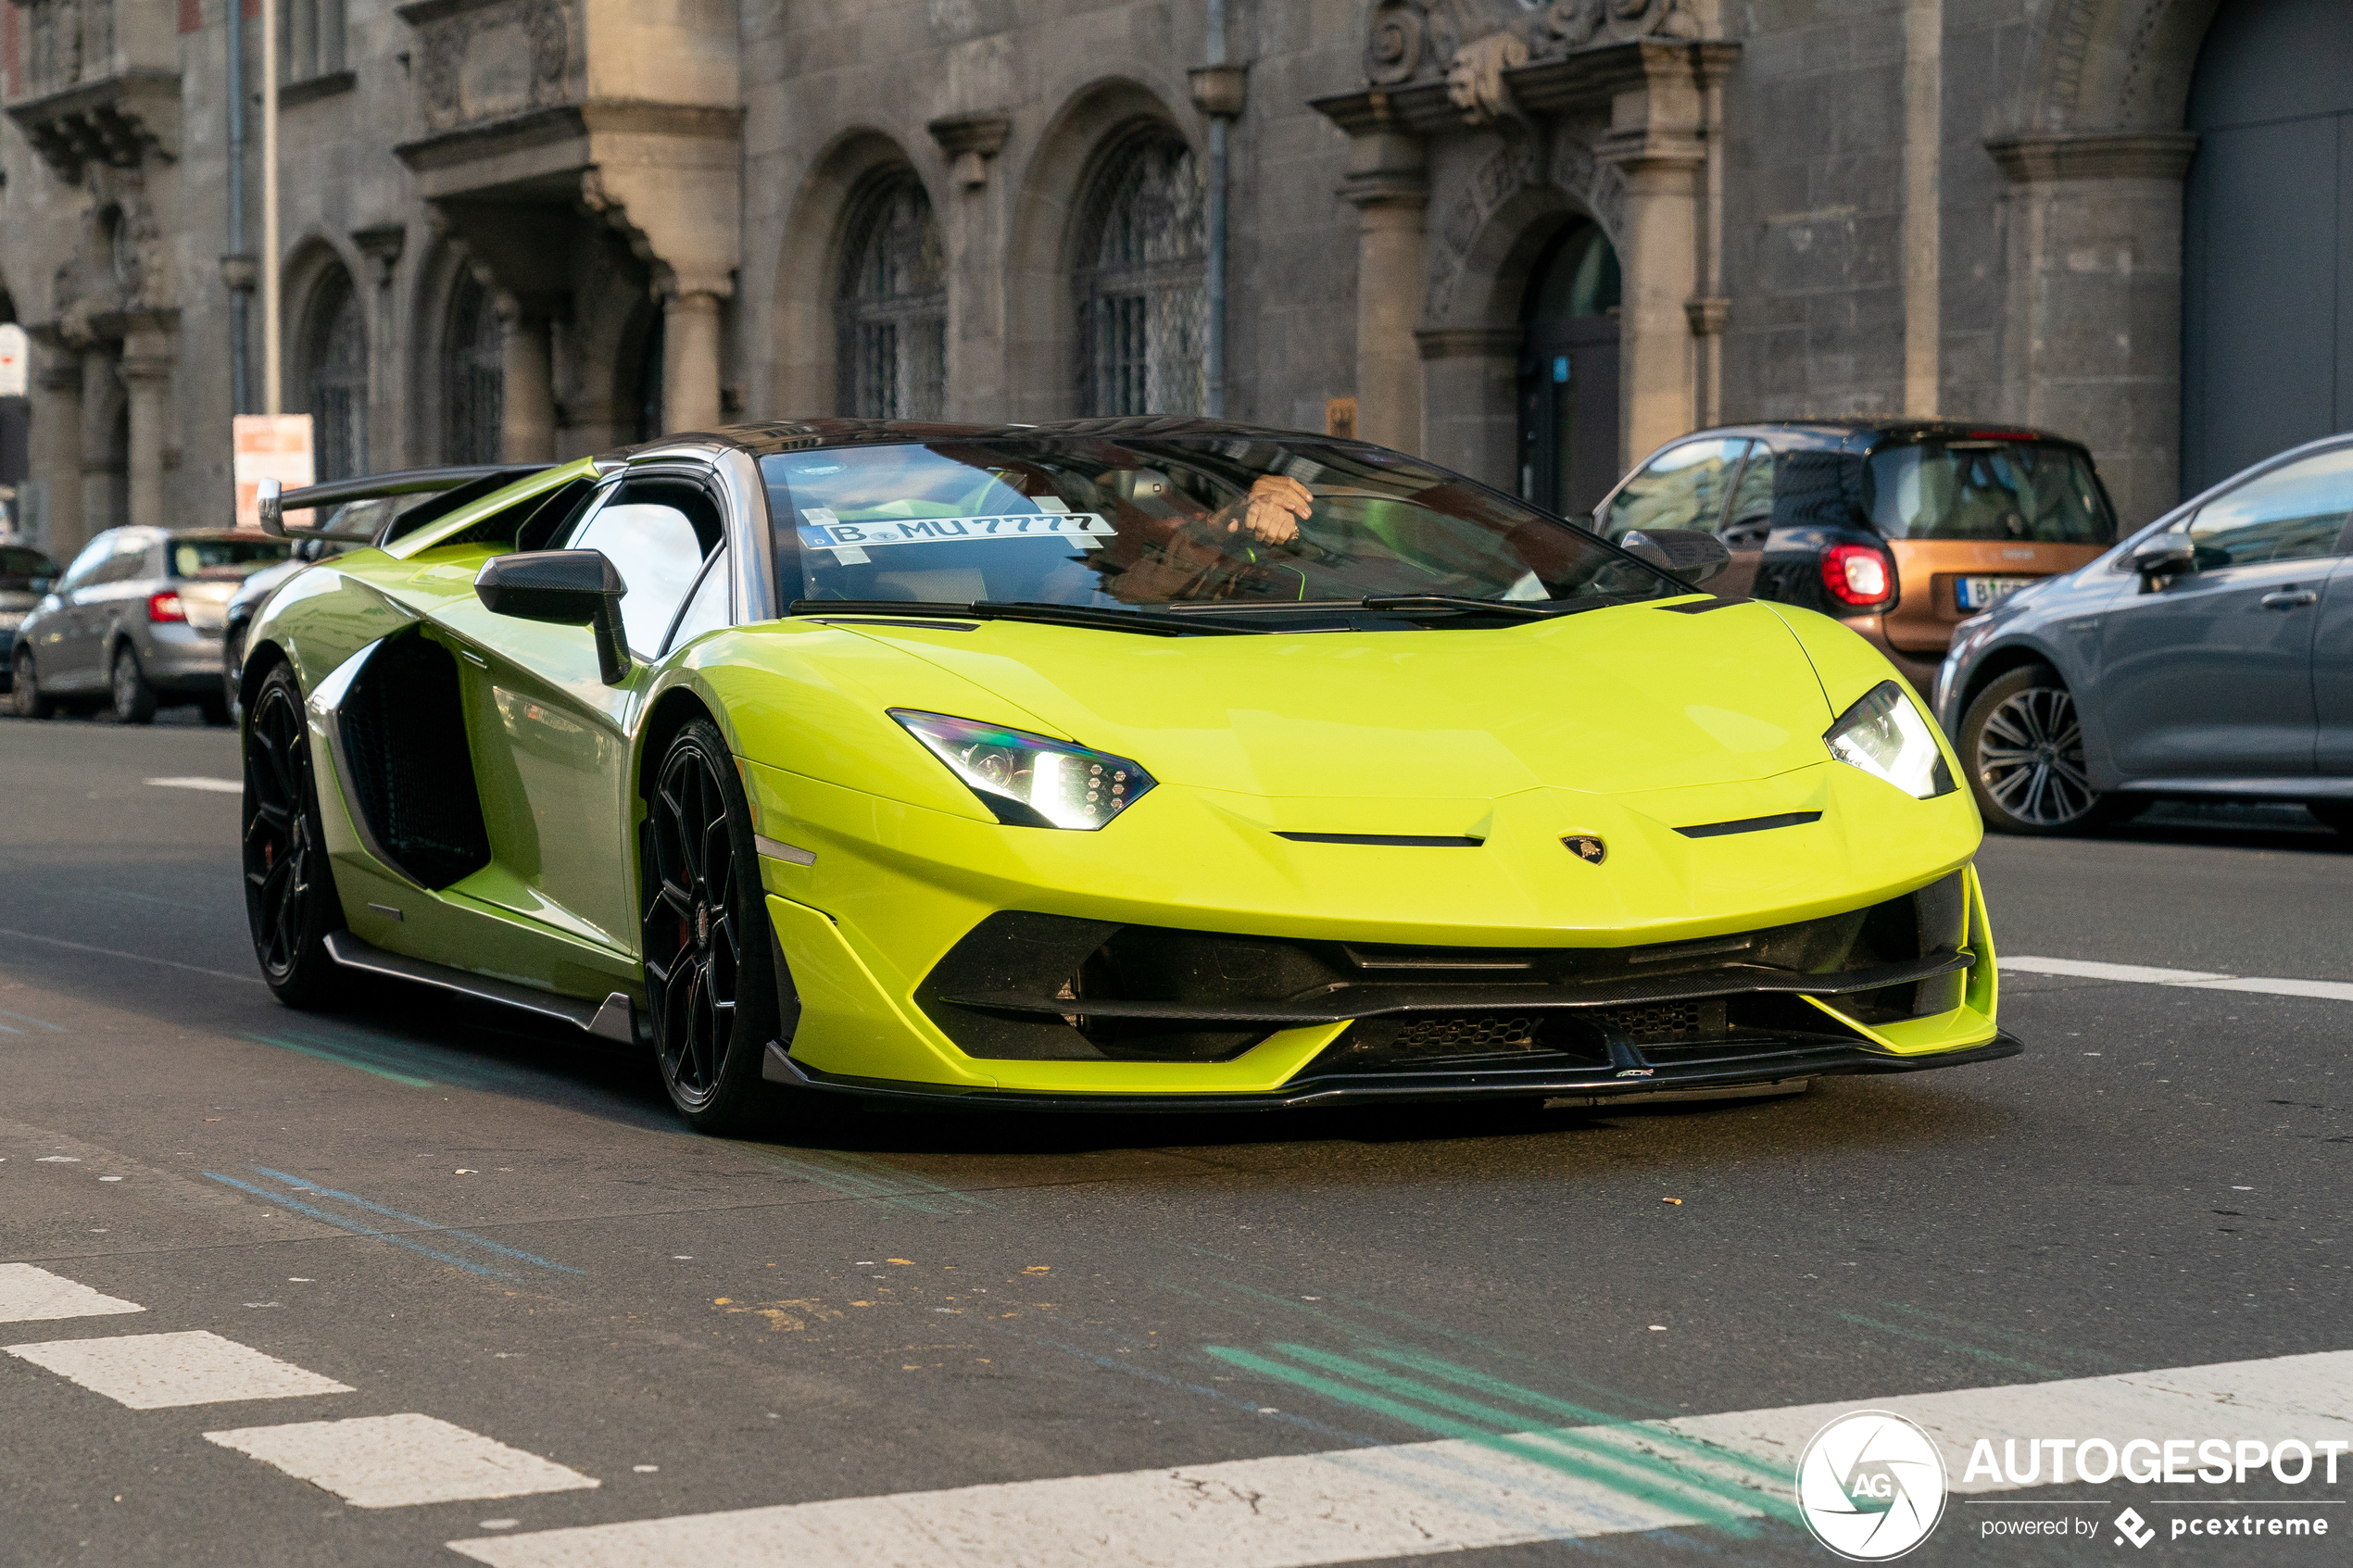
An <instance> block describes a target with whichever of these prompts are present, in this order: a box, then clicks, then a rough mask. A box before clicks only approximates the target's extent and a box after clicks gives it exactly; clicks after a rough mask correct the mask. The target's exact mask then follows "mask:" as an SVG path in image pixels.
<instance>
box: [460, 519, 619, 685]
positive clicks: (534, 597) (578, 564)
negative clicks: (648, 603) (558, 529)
mask: <svg viewBox="0 0 2353 1568" xmlns="http://www.w3.org/2000/svg"><path fill="white" fill-rule="evenodd" d="M627 592H629V584H628V583H624V582H623V581H622V577H621V571H620V570H619V569H618V568H617V567H615V566H614V565H613V564H612V562H611V561H610V560H607V559H606V558H605V556H604V552H602V551H601V550H524V551H522V552H519V553H518V554H515V555H510V556H500V557H498V558H496V559H495V560H491V561H488V562H485V563H484V566H483V569H482V571H479V572H477V573H476V574H475V576H474V597H476V598H478V599H480V600H481V601H482V608H484V609H486V610H488V611H489V612H490V613H491V614H493V615H511V616H513V617H514V618H515V619H516V620H518V621H545V622H547V624H549V625H552V626H585V627H588V628H589V629H590V630H591V631H593V632H594V633H596V636H597V673H598V675H599V676H600V677H601V678H602V679H603V681H604V683H605V684H607V685H609V686H617V685H619V684H621V683H622V682H623V681H625V680H627V679H628V678H629V645H628V644H627V643H626V642H624V641H623V638H622V634H621V596H623V594H626V593H627Z"/></svg>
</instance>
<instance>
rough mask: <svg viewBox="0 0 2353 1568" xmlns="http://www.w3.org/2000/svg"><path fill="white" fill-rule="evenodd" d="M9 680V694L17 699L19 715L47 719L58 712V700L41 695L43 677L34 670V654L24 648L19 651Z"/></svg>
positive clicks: (27, 717) (26, 717)
mask: <svg viewBox="0 0 2353 1568" xmlns="http://www.w3.org/2000/svg"><path fill="white" fill-rule="evenodd" d="M8 680H9V692H8V695H9V696H11V697H12V698H14V699H15V701H16V708H17V713H18V716H19V717H20V718H25V719H46V718H48V717H49V716H50V715H51V714H53V713H55V712H57V700H56V699H55V698H54V697H47V696H42V695H41V678H40V677H39V676H38V675H37V674H35V673H34V672H33V668H32V655H31V654H29V653H26V652H23V651H22V650H19V652H18V654H17V661H16V664H15V666H14V668H13V669H11V670H10V671H9V674H8Z"/></svg>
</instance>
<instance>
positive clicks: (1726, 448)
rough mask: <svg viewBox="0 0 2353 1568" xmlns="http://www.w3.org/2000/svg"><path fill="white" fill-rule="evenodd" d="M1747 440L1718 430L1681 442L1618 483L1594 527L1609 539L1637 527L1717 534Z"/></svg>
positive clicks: (1618, 537)
mask: <svg viewBox="0 0 2353 1568" xmlns="http://www.w3.org/2000/svg"><path fill="white" fill-rule="evenodd" d="M1748 445H1749V444H1748V441H1747V440H1746V438H1744V437H1742V436H1716V435H1708V436H1700V437H1697V438H1695V439H1693V440H1690V441H1681V442H1678V443H1676V444H1675V445H1672V446H1669V447H1668V448H1667V450H1666V451H1664V452H1661V453H1659V454H1658V456H1656V457H1655V458H1652V459H1651V460H1650V461H1649V462H1647V463H1644V464H1643V465H1642V468H1641V469H1640V470H1638V471H1637V472H1635V473H1634V474H1633V475H1632V476H1631V477H1630V478H1629V479H1628V480H1627V481H1626V483H1623V484H1621V485H1619V486H1618V487H1617V493H1616V494H1614V495H1611V496H1610V498H1609V500H1608V501H1607V503H1606V504H1605V505H1604V507H1603V508H1602V511H1601V513H1600V515H1598V516H1596V517H1595V518H1594V520H1593V521H1594V525H1595V527H1596V528H1598V529H1599V530H1600V532H1601V533H1602V535H1603V536H1604V538H1609V539H1623V538H1625V537H1626V535H1627V534H1628V533H1631V532H1633V531H1634V530H1635V529H1638V528H1697V529H1703V530H1705V531H1706V532H1708V533H1715V532H1716V530H1717V529H1718V526H1719V525H1720V524H1721V523H1722V521H1723V520H1724V503H1725V501H1726V500H1727V499H1728V498H1729V495H1730V491H1731V486H1732V476H1733V475H1734V474H1735V473H1736V472H1738V471H1739V469H1740V462H1741V458H1742V456H1743V454H1744V453H1745V452H1746V451H1747V450H1748Z"/></svg>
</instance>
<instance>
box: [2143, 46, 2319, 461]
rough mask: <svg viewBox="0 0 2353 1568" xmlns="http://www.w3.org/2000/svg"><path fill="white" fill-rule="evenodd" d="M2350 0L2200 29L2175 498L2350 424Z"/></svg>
mask: <svg viewBox="0 0 2353 1568" xmlns="http://www.w3.org/2000/svg"><path fill="white" fill-rule="evenodd" d="M2347 60H2353V6H2347V4H2346V3H2345V0H2241V3H2240V4H2236V5H2231V6H2223V7H2222V8H2221V10H2220V11H2219V12H2217V13H2216V15H2215V18H2214V25H2213V27H2212V28H2210V29H2209V30H2208V32H2207V35H2206V43H2205V44H2204V46H2203V47H2202V48H2201V49H2200V51H2199V53H2198V59H2197V72H2196V76H2195V77H2194V78H2193V79H2192V81H2191V85H2190V104H2189V128H2190V129H2191V130H2192V131H2195V132H2197V138H2198V142H2197V153H2196V157H2195V158H2194V159H2193V160H2192V162H2191V164H2190V175H2189V184H2188V189H2187V191H2186V192H2185V193H2184V209H2183V278H2182V493H2183V495H2194V494H2196V492H2197V491H2200V490H2203V489H2205V488H2206V487H2207V486H2208V485H2209V484H2212V483H2215V482H2216V481H2217V480H2221V479H2227V478H2228V477H2230V475H2232V474H2233V473H2235V472H2237V471H2238V470H2240V469H2243V468H2245V467H2246V465H2247V464H2249V463H2252V462H2254V461H2256V460H2257V459H2258V458H2266V457H2269V456H2271V454H2272V453H2274V452H2277V451H2280V450H2282V449H2283V448H2285V447H2288V446H2293V445H2296V444H2297V443H2298V442H2302V441H2309V440H2311V439H2313V438H2314V437H2316V436H2322V435H2330V434H2334V433H2336V432H2338V431H2341V430H2344V429H2346V428H2347V426H2353V70H2348V69H2347V68H2346V62H2347Z"/></svg>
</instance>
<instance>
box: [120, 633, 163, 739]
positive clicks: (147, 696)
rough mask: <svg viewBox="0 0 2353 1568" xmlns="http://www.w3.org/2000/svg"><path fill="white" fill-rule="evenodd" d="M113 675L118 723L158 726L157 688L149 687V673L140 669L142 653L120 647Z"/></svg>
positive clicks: (126, 644)
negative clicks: (155, 723)
mask: <svg viewBox="0 0 2353 1568" xmlns="http://www.w3.org/2000/svg"><path fill="white" fill-rule="evenodd" d="M110 673H111V682H110V689H111V690H112V692H113V694H114V716H115V719H116V721H118V722H120V723H124V724H152V723H154V722H155V718H156V689H155V687H153V686H151V685H149V684H147V672H146V671H144V670H142V669H140V668H139V652H138V650H137V649H136V648H134V647H132V646H131V645H130V644H129V643H125V644H123V645H122V646H120V647H118V648H116V649H115V650H114V665H113V668H112V671H111V672H110Z"/></svg>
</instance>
